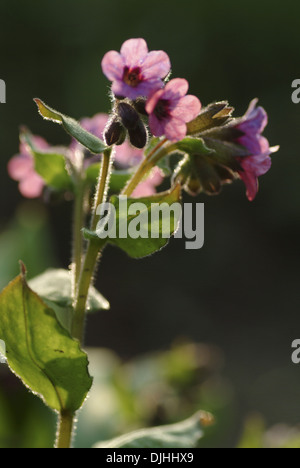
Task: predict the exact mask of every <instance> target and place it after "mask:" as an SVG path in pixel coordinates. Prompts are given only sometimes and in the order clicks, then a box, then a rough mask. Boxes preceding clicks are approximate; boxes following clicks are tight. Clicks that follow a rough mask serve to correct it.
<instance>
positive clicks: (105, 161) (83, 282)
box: [72, 149, 111, 342]
mask: <svg viewBox="0 0 300 468" xmlns="http://www.w3.org/2000/svg"><path fill="white" fill-rule="evenodd" d="M110 166H111V149H108V150H106V151H104V153H103V158H102V164H101V170H100V176H99V181H98V186H97V190H96V196H95V202H94V208H93V214H92V220H91V230H93V231H94V230H95V229H96V226H97V207H98V206H99V205H101V203H103V202H104V201H105V199H106V196H107V188H108V183H109V177H110V169H111V167H110ZM103 245H104V243H103ZM100 250H101V249H99V242H96V241H93V240H90V241H89V242H88V246H87V251H86V255H85V258H84V261H83V264H82V267H81V271H80V275H79V280H78V287H77V288H76V296H75V300H74V316H73V326H72V335H73V337H74V338H76V339H77V340H79V341H80V342H81V341H82V338H83V332H84V320H85V312H86V304H87V298H88V292H89V288H90V285H91V283H92V279H93V274H94V271H95V267H96V264H97V261H98V259H99V258H100Z"/></svg>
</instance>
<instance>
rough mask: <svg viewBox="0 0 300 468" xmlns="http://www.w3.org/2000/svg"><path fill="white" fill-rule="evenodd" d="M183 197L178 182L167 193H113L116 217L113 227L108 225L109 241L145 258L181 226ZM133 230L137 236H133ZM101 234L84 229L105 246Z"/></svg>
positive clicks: (112, 222)
mask: <svg viewBox="0 0 300 468" xmlns="http://www.w3.org/2000/svg"><path fill="white" fill-rule="evenodd" d="M180 200H181V187H180V185H179V184H177V185H175V186H174V188H173V189H171V190H169V191H167V192H164V193H160V194H157V195H154V196H152V197H147V198H126V197H117V196H113V197H112V198H111V200H110V202H111V204H112V206H113V207H114V210H115V216H112V217H111V218H110V220H109V223H108V224H110V221H111V224H112V226H110V227H111V229H110V227H108V228H107V229H108V232H107V234H106V237H105V238H107V242H109V243H111V244H113V245H116V246H117V247H119V248H121V249H122V250H124V251H125V252H126V253H127V254H128V255H129V256H130V257H133V258H143V257H146V256H148V255H151V254H153V253H154V252H157V251H158V250H160V249H162V248H163V247H165V246H166V245H167V244H168V242H169V239H170V237H171V236H172V235H173V234H174V232H175V231H176V229H177V227H178V224H179V221H180V219H181V205H180ZM174 204H175V205H174ZM133 231H134V232H136V233H137V237H133V235H132V232H133ZM102 232H104V231H102ZM98 234H99V232H98V231H96V232H90V231H88V230H85V231H84V235H85V237H86V238H87V239H91V240H94V241H97V240H98V241H99V244H101V245H103V241H104V239H103V238H102V237H101V238H99V237H98ZM100 234H101V233H100Z"/></svg>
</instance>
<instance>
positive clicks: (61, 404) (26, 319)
mask: <svg viewBox="0 0 300 468" xmlns="http://www.w3.org/2000/svg"><path fill="white" fill-rule="evenodd" d="M0 315H1V320H0V339H2V340H3V341H4V342H5V345H6V357H7V362H8V365H9V367H10V369H11V370H12V371H13V372H14V373H15V374H16V375H17V376H18V377H19V378H20V379H21V380H22V381H23V383H24V384H25V385H26V386H27V387H29V388H30V389H31V390H32V391H33V392H34V393H36V394H38V395H39V396H40V397H41V398H42V399H43V401H44V402H45V403H46V404H47V405H48V406H49V407H50V408H52V409H53V410H56V411H71V412H74V411H76V410H77V409H79V408H80V407H81V405H82V404H83V401H84V399H85V398H86V396H87V393H88V391H89V389H90V388H91V385H92V379H91V377H90V375H89V373H88V359H87V356H86V354H85V353H84V352H83V351H81V349H80V347H79V343H78V342H77V341H75V340H73V339H72V338H71V337H70V335H69V333H68V332H67V331H66V330H65V329H64V328H63V327H62V326H61V325H60V324H59V323H58V321H57V318H56V316H55V313H54V311H53V310H52V309H50V308H49V307H48V306H47V305H46V304H45V303H44V302H43V301H42V299H41V298H40V297H39V296H38V295H37V294H35V293H34V292H33V291H32V290H31V289H30V288H29V287H28V285H27V283H26V280H25V274H24V273H22V274H21V275H20V276H18V277H17V278H16V279H15V280H14V281H12V282H11V283H10V284H9V285H8V286H7V287H6V288H5V289H4V290H3V292H2V293H1V295H0Z"/></svg>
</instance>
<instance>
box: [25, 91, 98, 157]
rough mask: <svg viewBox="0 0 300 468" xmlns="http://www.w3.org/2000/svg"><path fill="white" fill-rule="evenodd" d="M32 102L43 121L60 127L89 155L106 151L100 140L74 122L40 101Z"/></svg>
mask: <svg viewBox="0 0 300 468" xmlns="http://www.w3.org/2000/svg"><path fill="white" fill-rule="evenodd" d="M34 101H35V103H36V105H37V106H38V109H39V113H40V114H41V116H42V117H43V118H44V119H45V120H51V121H52V122H55V123H58V124H60V125H62V126H63V128H64V129H65V131H66V132H67V133H69V135H71V136H72V137H73V138H75V139H76V140H77V141H78V142H79V143H81V144H82V145H83V146H84V147H85V148H87V149H88V150H89V151H90V152H91V153H95V154H100V153H103V151H104V150H105V149H107V146H106V145H105V143H104V142H103V141H102V140H100V138H98V137H96V136H95V135H92V133H90V132H88V131H86V130H85V129H84V128H82V127H81V125H80V123H79V122H77V121H76V120H74V119H72V118H71V117H68V116H66V115H64V114H61V113H60V112H58V111H56V110H54V109H51V107H49V106H47V104H45V103H44V102H43V101H41V100H40V99H34Z"/></svg>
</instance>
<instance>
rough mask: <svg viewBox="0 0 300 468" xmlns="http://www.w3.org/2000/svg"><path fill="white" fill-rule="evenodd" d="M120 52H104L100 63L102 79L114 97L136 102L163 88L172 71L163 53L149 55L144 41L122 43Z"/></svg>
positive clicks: (158, 51)
mask: <svg viewBox="0 0 300 468" xmlns="http://www.w3.org/2000/svg"><path fill="white" fill-rule="evenodd" d="M120 52H121V53H118V52H116V51H115V50H111V51H110V52H107V53H106V54H105V55H104V57H103V59H102V63H101V65H102V70H103V73H104V75H105V76H106V77H107V78H108V79H109V80H111V81H112V82H113V84H112V91H113V92H114V94H115V95H117V96H123V97H128V98H129V99H136V98H137V97H139V96H146V97H147V96H149V94H150V93H151V92H153V91H156V90H157V89H160V88H162V87H163V81H162V80H163V79H164V78H165V77H166V76H167V75H168V73H169V72H170V68H171V64H170V59H169V57H168V55H167V54H166V53H165V52H163V51H162V50H154V51H152V52H148V47H147V43H146V41H145V40H144V39H129V40H128V41H125V42H124V44H123V45H122V47H121V51H120Z"/></svg>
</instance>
